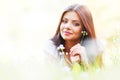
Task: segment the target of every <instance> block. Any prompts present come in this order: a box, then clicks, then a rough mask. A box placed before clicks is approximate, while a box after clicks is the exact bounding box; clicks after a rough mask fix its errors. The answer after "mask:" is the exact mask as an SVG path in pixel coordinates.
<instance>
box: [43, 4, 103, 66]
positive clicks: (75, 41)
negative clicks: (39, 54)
mask: <svg viewBox="0 0 120 80" xmlns="http://www.w3.org/2000/svg"><path fill="white" fill-rule="evenodd" d="M44 51H45V52H46V53H48V54H49V55H51V57H52V59H53V60H55V61H58V62H60V61H61V60H63V59H64V61H65V63H66V64H67V65H68V66H69V67H71V68H72V67H73V64H74V63H78V64H80V65H81V64H82V63H84V66H85V67H87V68H89V66H90V65H93V64H94V63H96V61H98V62H97V63H98V65H99V66H100V65H101V64H102V60H101V59H102V58H101V55H102V54H101V50H100V48H99V45H98V41H97V40H96V35H95V30H94V24H93V19H92V15H91V13H90V11H89V9H88V8H87V7H86V6H83V5H79V4H74V5H70V6H68V7H67V8H66V9H65V11H64V12H63V14H62V16H61V19H60V22H59V24H58V28H57V31H56V33H55V35H54V36H53V38H52V39H51V40H49V42H48V43H47V46H46V48H45V49H44ZM61 53H62V54H61Z"/></svg>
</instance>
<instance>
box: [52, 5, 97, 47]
mask: <svg viewBox="0 0 120 80" xmlns="http://www.w3.org/2000/svg"><path fill="white" fill-rule="evenodd" d="M69 11H74V12H76V13H77V14H78V15H79V18H80V19H81V21H82V24H83V27H84V30H85V31H86V32H87V33H88V35H87V36H85V37H84V39H83V41H84V40H85V39H88V38H89V39H95V38H96V35H95V30H94V23H93V19H92V15H91V12H90V11H89V9H88V8H87V7H86V6H84V5H79V4H74V5H70V6H68V7H67V8H66V9H65V10H64V12H63V13H62V15H61V18H60V22H59V24H58V28H57V30H56V33H55V35H54V36H53V38H52V39H51V40H52V41H53V42H54V44H55V45H56V47H58V46H59V45H60V44H64V42H65V40H64V39H63V38H62V37H61V35H60V25H61V22H62V19H63V16H64V14H65V13H66V12H69Z"/></svg>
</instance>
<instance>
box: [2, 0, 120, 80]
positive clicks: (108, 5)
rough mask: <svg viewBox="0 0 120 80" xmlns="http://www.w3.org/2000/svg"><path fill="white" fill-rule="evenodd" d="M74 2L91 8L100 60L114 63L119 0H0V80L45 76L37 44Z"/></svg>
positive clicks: (118, 52)
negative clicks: (100, 52) (101, 52)
mask: <svg viewBox="0 0 120 80" xmlns="http://www.w3.org/2000/svg"><path fill="white" fill-rule="evenodd" d="M74 3H79V4H81V5H82V4H83V5H86V6H88V8H89V9H90V10H91V12H92V15H93V20H94V24H95V30H96V34H97V36H98V38H99V39H101V41H102V42H103V44H104V49H105V51H104V53H105V54H104V62H105V64H106V66H107V67H110V66H112V67H113V66H114V65H116V66H118V64H119V62H120V59H119V57H120V43H119V42H120V10H119V8H120V0H0V80H40V79H42V78H41V77H46V71H43V70H42V68H44V66H42V64H44V61H43V55H42V54H41V45H42V43H43V42H44V41H45V40H47V39H49V38H51V37H52V36H53V35H54V33H55V30H56V28H57V25H58V22H59V19H60V16H61V13H62V11H63V10H64V8H65V7H66V6H68V5H70V4H74ZM115 69H117V71H119V68H115ZM43 72H44V73H43ZM113 72H114V71H113ZM111 73H112V72H111ZM119 73H120V72H119ZM106 76H107V75H106ZM50 78H51V77H50ZM46 79H49V77H48V78H46ZM98 80H99V79H98ZM107 80H108V79H107Z"/></svg>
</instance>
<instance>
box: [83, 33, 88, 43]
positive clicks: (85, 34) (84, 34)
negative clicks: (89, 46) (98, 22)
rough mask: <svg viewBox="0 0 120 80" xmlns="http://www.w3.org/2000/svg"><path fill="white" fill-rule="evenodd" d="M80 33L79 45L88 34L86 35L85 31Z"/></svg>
mask: <svg viewBox="0 0 120 80" xmlns="http://www.w3.org/2000/svg"><path fill="white" fill-rule="evenodd" d="M81 33H82V37H81V44H82V41H83V39H84V37H85V36H87V35H88V33H87V31H81Z"/></svg>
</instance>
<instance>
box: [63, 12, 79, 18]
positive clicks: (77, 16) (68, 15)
mask: <svg viewBox="0 0 120 80" xmlns="http://www.w3.org/2000/svg"><path fill="white" fill-rule="evenodd" d="M63 18H67V19H71V20H80V17H79V15H78V14H77V13H76V12H74V11H69V12H66V13H65V14H64V16H63Z"/></svg>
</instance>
